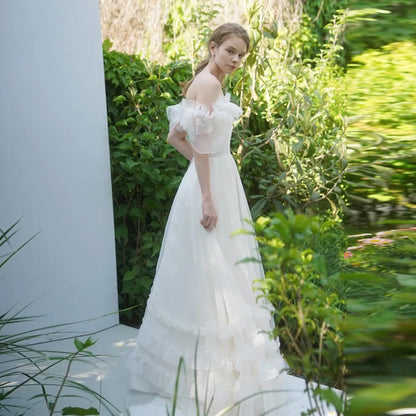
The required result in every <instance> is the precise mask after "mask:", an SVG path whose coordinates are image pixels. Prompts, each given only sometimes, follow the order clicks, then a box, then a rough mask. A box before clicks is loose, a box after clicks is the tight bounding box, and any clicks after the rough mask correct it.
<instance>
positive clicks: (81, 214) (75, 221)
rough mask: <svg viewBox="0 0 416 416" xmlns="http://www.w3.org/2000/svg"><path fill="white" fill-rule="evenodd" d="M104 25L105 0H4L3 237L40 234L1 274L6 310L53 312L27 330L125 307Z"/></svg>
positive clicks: (0, 44)
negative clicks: (120, 292)
mask: <svg viewBox="0 0 416 416" xmlns="http://www.w3.org/2000/svg"><path fill="white" fill-rule="evenodd" d="M99 25H100V20H99V7H98V0H18V1H16V0H0V60H1V62H0V201H1V202H0V228H2V229H3V230H4V229H6V228H7V227H8V226H9V225H11V224H12V223H13V222H14V221H16V220H18V219H21V220H20V223H19V228H20V231H19V232H18V234H17V235H16V236H15V237H13V239H12V243H13V246H14V247H17V246H18V245H19V244H20V243H22V242H24V241H26V240H27V239H28V238H29V237H31V236H32V235H34V234H35V233H39V234H38V235H37V236H36V237H35V239H34V240H33V241H32V242H30V244H29V245H28V246H26V247H25V248H24V249H23V250H22V251H21V252H20V253H19V254H17V255H16V256H15V257H14V258H13V260H11V261H10V262H9V263H8V264H7V265H5V266H4V267H3V268H2V269H0V313H2V312H4V311H5V310H7V309H8V308H9V307H12V306H14V305H17V306H16V309H15V310H17V308H19V307H23V306H25V305H28V304H29V303H31V302H33V303H32V304H31V305H30V307H29V308H28V309H27V310H26V311H25V314H26V315H45V316H44V317H43V318H40V319H38V320H37V321H35V323H28V324H24V325H23V326H22V328H23V327H28V328H31V327H34V326H39V325H43V324H58V323H64V322H74V321H78V320H85V319H89V318H94V317H98V316H100V315H103V314H107V313H111V312H115V311H117V308H118V305H117V282H116V266H115V252H114V231H113V212H112V199H111V180H110V162H109V148H108V135H107V122H106V107H105V90H104V76H103V61H102V51H101V38H100V27H99ZM4 252H5V247H4V246H3V247H2V248H0V254H4ZM117 323H118V316H117V314H114V315H112V316H108V317H105V318H101V319H98V320H93V321H90V322H85V323H82V324H77V325H76V326H75V327H74V329H75V330H76V331H93V330H98V329H102V328H105V327H108V326H111V325H115V324H117Z"/></svg>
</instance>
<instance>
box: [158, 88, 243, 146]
mask: <svg viewBox="0 0 416 416" xmlns="http://www.w3.org/2000/svg"><path fill="white" fill-rule="evenodd" d="M212 107H213V109H212V111H210V110H209V108H208V107H207V106H205V105H204V104H201V103H198V102H196V101H193V100H188V99H186V98H185V99H183V100H182V101H181V102H180V103H179V104H176V105H173V106H171V107H168V108H167V110H166V112H167V116H168V119H169V122H170V124H169V125H170V129H172V128H174V127H176V128H178V129H179V130H182V131H186V132H187V138H188V140H189V142H190V144H191V145H192V146H193V148H194V149H195V150H196V151H197V152H198V153H201V154H216V153H221V152H224V151H227V150H228V149H227V147H228V144H229V138H230V137H231V132H232V126H233V121H235V120H237V119H238V118H240V116H241V113H242V111H241V108H240V107H239V106H237V105H236V104H234V103H232V102H230V94H226V95H220V96H219V97H218V98H217V100H216V101H215V102H214V103H213V105H212Z"/></svg>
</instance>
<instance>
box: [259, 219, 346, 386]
mask: <svg viewBox="0 0 416 416" xmlns="http://www.w3.org/2000/svg"><path fill="white" fill-rule="evenodd" d="M337 228H338V226H337V225H336V224H334V223H333V222H328V221H327V222H323V221H322V220H320V219H319V217H307V216H305V215H301V214H297V215H295V214H293V212H292V211H286V212H285V214H283V213H275V214H272V215H270V216H269V217H260V218H259V219H258V220H257V221H256V223H255V230H256V232H257V234H258V241H259V243H260V252H261V255H262V260H263V264H264V267H265V279H264V280H260V281H258V288H259V290H260V291H261V293H262V296H264V297H266V298H267V299H268V300H269V301H270V303H271V304H272V306H273V307H274V319H275V322H276V328H275V334H274V335H275V336H278V337H279V339H280V341H281V345H282V352H283V354H284V356H285V359H286V360H287V361H288V363H289V365H290V367H291V369H292V370H293V371H294V372H295V373H296V374H299V375H302V376H304V377H305V378H306V380H307V381H312V380H314V381H317V382H318V383H325V384H329V385H331V386H338V387H341V388H342V386H343V375H344V364H343V358H342V348H343V336H342V333H341V331H340V323H341V320H342V318H343V315H344V300H343V298H342V290H341V287H340V284H339V282H338V280H337V275H336V274H329V273H328V267H327V265H328V264H330V261H334V259H336V260H335V261H336V264H332V265H331V266H330V267H331V269H332V270H331V271H332V272H335V271H339V270H340V268H341V265H342V255H341V253H342V252H343V249H344V238H343V237H342V234H340V233H339V229H337ZM318 239H320V240H322V241H325V240H327V241H328V243H329V244H323V245H322V246H321V248H323V247H325V248H324V249H322V250H321V252H318V251H317V252H315V251H314V243H315V242H316V241H317V240H318Z"/></svg>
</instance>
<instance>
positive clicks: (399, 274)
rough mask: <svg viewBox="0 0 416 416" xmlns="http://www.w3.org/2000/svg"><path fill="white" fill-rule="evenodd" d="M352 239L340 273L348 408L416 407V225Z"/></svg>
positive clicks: (375, 411) (371, 413)
mask: <svg viewBox="0 0 416 416" xmlns="http://www.w3.org/2000/svg"><path fill="white" fill-rule="evenodd" d="M351 244H352V247H350V250H349V251H347V253H349V254H348V256H347V257H348V265H349V267H348V270H346V271H344V272H343V273H342V275H341V277H342V280H343V282H344V284H345V286H346V290H347V294H348V296H347V302H346V310H347V313H346V315H345V319H344V320H343V322H342V325H341V330H342V332H343V333H344V338H345V351H344V355H345V360H346V365H347V368H348V372H347V377H346V386H347V392H348V394H349V395H350V396H351V397H352V399H351V400H350V402H349V404H348V407H347V409H346V413H345V414H346V415H348V416H378V415H386V414H388V413H387V412H390V411H393V410H395V409H406V408H414V407H416V395H415V391H416V339H415V333H416V294H415V287H416V268H415V266H416V228H410V229H396V230H389V231H387V232H378V233H377V234H376V235H374V236H372V235H366V234H365V235H359V236H356V237H355V242H353V243H351ZM403 412H405V410H403ZM401 414H407V413H401Z"/></svg>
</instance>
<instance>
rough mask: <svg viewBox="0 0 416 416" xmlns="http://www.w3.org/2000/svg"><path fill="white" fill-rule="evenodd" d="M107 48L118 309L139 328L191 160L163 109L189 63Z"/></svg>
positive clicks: (174, 96)
mask: <svg viewBox="0 0 416 416" xmlns="http://www.w3.org/2000/svg"><path fill="white" fill-rule="evenodd" d="M104 46H105V50H104V64H105V78H106V92H107V112H108V125H109V139H110V152H111V172H112V186H113V204H114V221H115V235H116V253H117V271H118V289H119V301H120V307H121V309H123V308H124V307H126V306H138V310H136V313H135V314H134V315H133V312H132V311H129V312H127V313H128V315H127V317H124V318H125V319H126V320H127V321H128V322H129V323H132V324H134V325H138V324H139V323H140V319H141V316H142V314H143V312H144V308H145V304H146V299H147V297H148V294H149V290H150V286H151V284H152V281H153V275H154V273H155V268H156V263H157V258H158V254H159V249H160V245H161V242H162V236H163V230H164V227H165V224H166V221H167V217H168V214H169V209H170V206H171V203H172V200H173V196H174V193H175V191H176V189H177V187H178V185H179V181H180V179H181V177H182V175H183V173H184V170H185V166H186V163H187V161H186V160H185V159H184V158H183V157H182V156H181V155H180V154H179V153H178V152H176V151H175V150H174V149H173V147H172V146H170V145H168V144H167V142H166V137H167V133H168V130H169V125H168V120H167V118H166V114H165V111H166V107H167V106H169V105H172V104H174V103H176V102H177V101H178V99H179V95H180V88H179V82H181V81H183V80H185V79H186V78H187V77H188V76H189V75H190V73H191V72H190V66H189V64H188V63H183V62H174V63H172V64H169V65H166V66H162V65H157V64H152V63H149V62H147V61H145V60H142V59H140V58H139V57H137V56H129V55H125V54H122V53H119V52H116V51H111V52H109V51H108V50H107V49H106V48H108V47H110V44H109V43H106V44H105V45H104Z"/></svg>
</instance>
